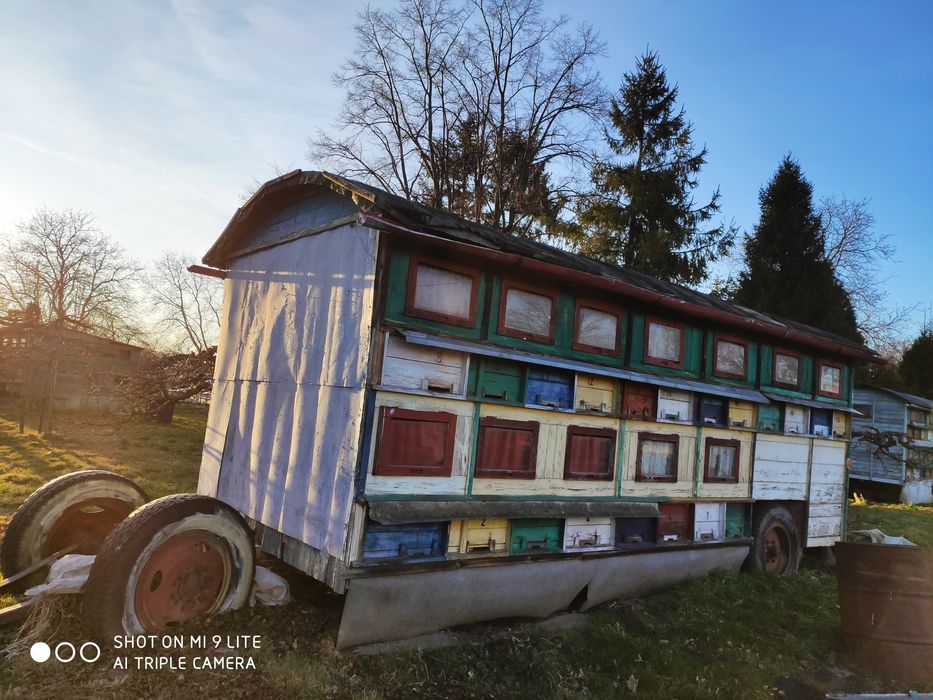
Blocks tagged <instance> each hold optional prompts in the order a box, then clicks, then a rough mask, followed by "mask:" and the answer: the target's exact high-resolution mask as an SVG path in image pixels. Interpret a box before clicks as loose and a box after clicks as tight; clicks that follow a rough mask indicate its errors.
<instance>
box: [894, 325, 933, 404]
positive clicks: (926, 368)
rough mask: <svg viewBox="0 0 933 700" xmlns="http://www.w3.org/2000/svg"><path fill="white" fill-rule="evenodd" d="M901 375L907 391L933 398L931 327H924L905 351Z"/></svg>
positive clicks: (932, 340)
mask: <svg viewBox="0 0 933 700" xmlns="http://www.w3.org/2000/svg"><path fill="white" fill-rule="evenodd" d="M900 375H901V384H902V386H903V387H904V390H905V391H907V392H909V393H911V394H916V395H918V396H924V397H927V398H933V331H931V330H930V329H929V328H925V329H923V330H922V331H921V332H920V335H919V336H917V339H916V340H915V341H914V342H913V343H911V345H910V347H909V348H907V350H905V351H904V357H903V358H902V359H901V365H900Z"/></svg>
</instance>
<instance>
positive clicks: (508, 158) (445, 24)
mask: <svg viewBox="0 0 933 700" xmlns="http://www.w3.org/2000/svg"><path fill="white" fill-rule="evenodd" d="M567 26H568V20H567V18H565V17H558V18H548V17H545V16H544V13H543V9H542V2H541V0H462V1H459V2H458V1H455V0H402V1H401V2H400V4H399V6H398V7H397V9H395V10H390V11H385V10H377V9H373V8H371V7H370V8H367V9H366V10H364V11H363V12H362V13H361V14H360V15H359V22H358V23H357V25H356V35H357V47H356V49H355V51H354V57H353V58H351V59H350V60H348V61H347V62H346V63H345V64H344V66H343V67H342V69H341V70H340V71H339V72H338V73H337V74H336V76H335V82H336V83H337V85H339V86H341V87H344V88H346V96H345V99H344V105H343V109H342V111H341V114H340V116H339V118H338V120H337V128H338V131H337V133H336V134H330V133H327V132H320V133H318V134H317V136H316V137H315V138H314V139H312V140H311V141H310V142H309V146H310V149H309V156H310V157H311V158H312V160H315V161H322V162H323V163H324V164H325V165H327V166H329V167H333V168H334V169H336V170H337V171H339V172H341V173H342V174H344V175H346V176H348V177H356V178H361V179H363V180H367V181H370V182H373V183H375V184H377V185H378V186H380V187H382V188H383V189H386V190H388V191H390V192H395V193H397V194H400V195H402V196H404V197H407V198H409V199H415V200H418V201H421V202H423V203H425V204H428V205H430V206H434V207H439V208H444V209H447V210H450V211H453V212H455V213H457V214H460V215H462V216H465V217H468V218H471V219H474V220H477V221H483V222H485V223H488V224H491V225H493V226H497V227H499V228H502V229H504V230H507V231H514V232H517V233H524V234H533V233H535V232H536V226H539V225H540V223H541V222H542V221H547V220H549V219H551V218H553V217H555V216H556V215H557V214H558V213H559V211H560V209H561V207H562V206H563V203H564V202H565V201H566V191H565V190H566V188H567V185H568V181H567V180H566V179H561V178H565V176H564V175H560V176H558V175H557V173H558V172H560V173H567V172H569V170H568V168H570V167H572V166H573V165H574V164H579V163H581V162H583V161H586V160H587V158H588V151H589V144H590V141H589V139H590V136H591V131H592V128H591V127H592V124H593V119H595V118H597V117H598V116H601V115H602V113H603V112H604V110H605V104H606V102H605V99H606V98H605V94H604V91H603V88H602V86H601V82H600V79H599V74H598V72H597V71H596V70H595V68H594V65H593V63H594V59H595V58H596V57H597V56H598V55H599V54H600V53H601V52H602V49H603V45H602V43H601V42H600V41H599V39H598V37H597V35H596V33H595V32H594V31H593V30H592V29H591V28H589V27H586V26H581V27H579V28H578V29H577V30H576V31H574V32H567V31H565V28H566V27H567Z"/></svg>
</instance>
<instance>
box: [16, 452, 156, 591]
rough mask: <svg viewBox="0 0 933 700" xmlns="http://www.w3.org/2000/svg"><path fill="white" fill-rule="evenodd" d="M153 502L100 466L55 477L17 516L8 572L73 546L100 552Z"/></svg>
mask: <svg viewBox="0 0 933 700" xmlns="http://www.w3.org/2000/svg"><path fill="white" fill-rule="evenodd" d="M148 500H149V497H148V496H147V495H146V492H145V491H143V490H142V489H141V488H140V487H139V486H137V485H136V484H134V483H133V482H132V481H130V480H129V479H127V478H126V477H125V476H120V475H119V474H114V473H113V472H108V471H103V470H100V469H94V470H87V471H79V472H72V473H71V474H65V475H63V476H60V477H58V478H57V479H52V481H50V482H48V483H47V484H45V485H43V486H41V487H40V488H39V489H37V490H36V491H35V492H33V494H32V495H31V496H30V497H29V498H27V499H26V500H25V501H24V502H23V505H21V506H20V507H19V508H18V509H17V511H16V513H14V514H13V518H12V519H11V520H10V524H9V526H8V527H7V531H6V536H5V537H4V539H3V547H2V550H0V566H2V567H3V573H4V575H5V576H7V577H10V576H13V575H14V574H16V573H18V572H20V571H22V570H23V569H26V568H28V567H29V566H31V565H33V564H35V563H36V562H38V561H41V560H42V559H45V558H46V557H48V556H49V555H51V554H54V553H55V552H59V551H61V550H63V549H67V548H69V547H73V548H74V549H73V550H72V553H74V554H97V553H98V552H99V551H100V549H101V547H102V546H103V544H104V541H105V540H106V539H107V536H108V535H109V534H110V533H111V531H112V530H113V529H114V528H115V527H116V526H117V525H118V524H119V523H120V522H121V521H122V520H123V519H124V518H125V517H126V516H127V515H129V514H130V513H132V512H133V511H134V510H136V509H137V508H138V507H139V506H141V505H143V504H144V503H145V502H146V501H148ZM27 582H29V579H27V580H26V581H21V582H20V585H19V586H18V588H20V589H21V588H22V587H23V586H25V585H27Z"/></svg>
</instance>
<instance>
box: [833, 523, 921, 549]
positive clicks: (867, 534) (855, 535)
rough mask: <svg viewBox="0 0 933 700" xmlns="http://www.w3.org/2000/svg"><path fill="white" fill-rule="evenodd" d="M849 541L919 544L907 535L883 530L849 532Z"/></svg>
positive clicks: (911, 545)
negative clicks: (885, 532)
mask: <svg viewBox="0 0 933 700" xmlns="http://www.w3.org/2000/svg"><path fill="white" fill-rule="evenodd" d="M849 542H870V543H871V544H903V545H907V546H909V547H916V546H917V545H916V544H914V543H913V542H911V541H910V540H908V539H907V538H906V537H900V536H898V535H886V534H884V533H883V532H882V531H881V530H879V529H877V528H875V529H873V530H854V531H852V532H850V533H849Z"/></svg>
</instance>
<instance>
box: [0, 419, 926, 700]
mask: <svg viewBox="0 0 933 700" xmlns="http://www.w3.org/2000/svg"><path fill="white" fill-rule="evenodd" d="M176 415H177V417H176V421H175V423H174V424H173V425H169V426H162V425H152V424H143V423H126V422H123V421H121V420H119V419H117V418H114V417H106V416H85V415H82V414H63V415H60V416H58V418H57V422H56V426H57V429H58V431H59V434H58V435H56V436H52V437H49V438H43V437H38V436H36V435H35V434H34V433H26V434H22V435H21V434H19V433H18V430H17V427H18V426H16V425H15V424H14V423H13V422H12V421H11V420H7V419H6V418H4V417H3V416H2V415H0V464H3V465H5V468H3V469H0V530H2V529H3V527H4V523H5V522H6V521H7V520H8V518H9V516H10V515H12V512H13V510H14V509H15V508H16V506H18V505H19V503H21V502H22V500H23V499H24V498H25V497H26V496H28V494H29V493H30V492H31V491H32V490H33V489H35V488H36V487H38V486H40V485H41V484H42V483H44V482H45V481H46V480H48V479H50V478H53V477H55V476H58V475H59V474H62V473H65V472H67V471H71V470H74V469H80V468H91V467H101V468H105V469H111V470H113V471H117V472H120V473H123V474H126V475H127V476H129V477H131V478H133V479H135V480H137V481H138V482H139V483H140V484H141V485H142V486H143V487H144V488H146V490H147V491H149V493H150V495H151V496H153V497H157V496H161V495H164V494H167V493H172V492H181V491H191V490H193V489H194V488H195V485H196V481H197V469H198V464H199V461H200V448H201V440H202V437H203V433H204V423H205V412H204V410H203V409H200V408H196V407H182V408H181V409H180V410H179V412H178V413H177V414H176ZM931 523H933V508H922V507H908V506H890V507H889V506H877V505H874V504H872V505H868V504H866V505H857V506H853V507H852V508H850V527H852V528H853V529H865V528H870V527H879V528H880V529H882V530H884V531H885V532H887V533H889V534H902V535H904V536H906V537H908V538H909V539H911V540H913V541H915V542H917V543H918V544H927V545H930V544H933V542H931V538H933V526H931ZM291 583H292V592H293V595H294V600H293V602H292V603H291V604H289V605H288V606H287V607H285V608H281V609H276V608H262V607H255V608H251V609H244V610H240V611H236V612H234V613H231V614H229V615H224V616H220V617H217V618H215V619H213V620H209V621H206V622H196V623H192V624H191V625H188V626H186V627H185V628H183V629H182V630H179V632H181V633H184V634H208V635H212V634H219V635H241V634H250V635H253V634H255V635H259V636H260V639H261V649H259V650H256V651H253V652H248V653H249V654H250V655H251V656H252V657H253V659H254V661H255V663H256V665H257V668H256V669H255V670H241V671H194V670H191V669H190V668H189V669H187V670H184V671H181V670H178V671H175V670H162V671H144V670H143V671H140V670H130V671H120V670H115V669H114V668H113V664H114V660H115V658H116V652H115V651H114V650H112V649H109V648H105V650H104V655H103V657H102V658H101V660H100V662H98V663H97V664H95V665H86V664H75V663H72V664H69V665H63V664H60V663H58V662H56V661H54V660H52V661H50V662H48V663H46V664H44V665H39V664H36V663H34V662H32V661H31V660H30V659H29V658H28V656H19V657H16V658H14V659H12V660H10V661H9V662H6V661H0V698H4V697H6V696H10V697H23V698H31V697H55V696H59V697H68V698H83V697H88V698H90V697H94V698H96V697H165V698H187V697H197V698H203V697H226V698H241V697H242V698H256V697H261V698H263V700H277V699H278V698H328V697H333V698H372V699H375V698H409V697H415V698H487V697H488V698H527V697H536V698H540V699H541V700H545V699H550V698H616V697H643V698H661V697H664V698H686V699H692V698H743V699H744V698H751V699H754V698H762V699H764V698H774V697H785V696H786V697H795V696H797V695H795V690H799V687H800V684H801V683H804V684H806V685H808V686H810V687H814V686H815V687H820V688H821V689H822V690H829V689H830V686H831V685H833V684H835V686H834V687H832V689H833V690H849V691H861V692H871V691H877V692H880V691H884V690H893V689H896V686H892V685H890V684H886V683H885V682H884V681H883V680H880V679H878V678H872V677H870V676H865V675H864V674H863V673H862V672H861V671H860V670H855V671H852V672H851V674H849V673H843V672H839V671H836V670H834V669H836V668H837V667H845V663H846V662H845V657H844V656H843V654H842V652H841V648H840V642H839V637H838V629H839V614H838V608H837V599H836V586H835V578H834V577H833V575H832V573H831V572H829V571H827V570H825V569H819V568H807V569H805V570H803V571H802V572H801V573H800V574H799V575H797V576H794V577H787V578H775V577H766V576H756V575H750V574H732V573H725V572H719V573H716V574H713V575H711V576H709V577H707V578H705V579H702V580H698V581H694V582H691V583H689V584H686V585H683V586H681V587H679V588H677V589H675V590H672V591H669V592H666V593H661V594H658V595H655V596H652V597H650V598H647V599H644V600H639V601H629V602H620V603H615V604H612V605H609V606H603V607H602V608H601V609H599V610H598V611H596V612H594V613H593V614H592V615H590V616H589V620H590V624H589V625H588V626H586V627H585V628H583V629H580V630H575V631H565V632H560V633H545V632H541V631H535V630H534V629H533V628H529V627H528V626H527V625H524V624H519V623H518V622H513V623H510V622H496V623H489V624H480V625H473V626H470V627H469V628H466V629H465V630H463V631H462V632H461V638H462V639H464V640H465V642H464V644H462V645H461V646H458V647H452V648H447V649H440V650H435V651H424V652H408V653H399V654H392V655H385V656H358V655H355V654H342V653H337V652H336V651H335V650H334V640H335V638H336V631H337V626H338V624H339V619H340V609H341V605H342V601H341V600H340V599H339V598H338V597H336V596H333V595H326V594H325V592H324V591H323V589H322V587H320V586H319V585H317V584H316V583H314V582H313V581H311V580H310V579H307V578H306V577H301V576H293V577H291ZM0 603H2V601H0ZM55 614H56V615H57V616H58V617H57V618H56V619H57V623H58V629H57V630H56V631H54V632H50V633H49V641H50V642H54V641H56V640H68V641H74V642H79V641H84V640H86V639H88V636H89V632H88V630H87V629H86V628H85V626H84V621H83V619H82V615H81V610H80V601H79V600H77V599H68V600H66V602H65V604H64V606H63V608H62V610H61V611H55ZM14 634H15V630H10V629H8V628H7V629H2V628H0V648H2V647H3V646H5V645H6V644H7V643H9V642H10V641H11V639H12V638H13V636H14ZM199 654H200V652H197V653H193V652H190V651H189V652H187V653H186V656H187V658H188V661H189V664H190V663H191V662H192V657H193V655H199ZM821 684H822V685H821ZM839 684H842V685H843V686H845V687H840V686H839Z"/></svg>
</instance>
